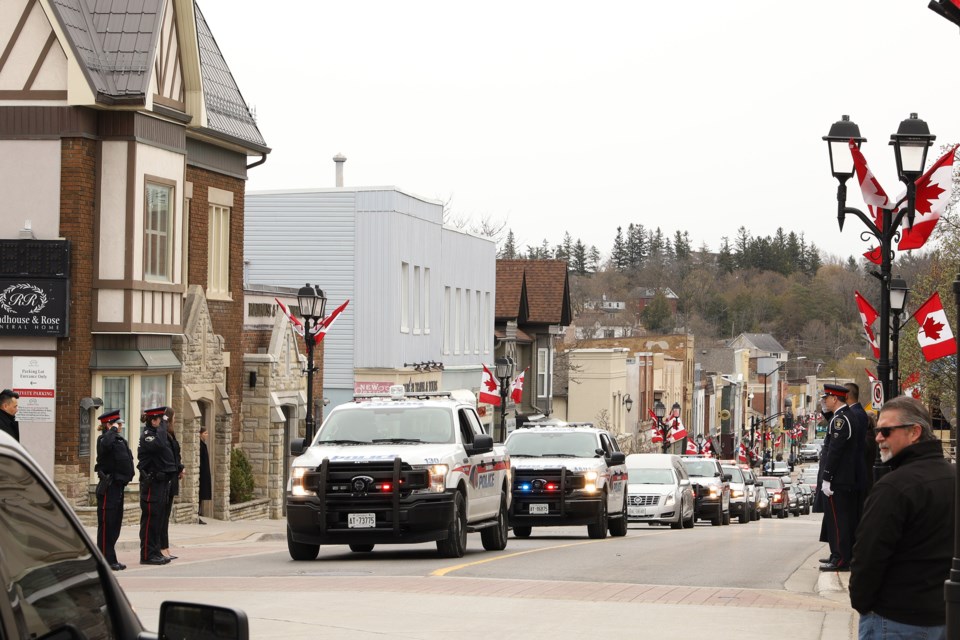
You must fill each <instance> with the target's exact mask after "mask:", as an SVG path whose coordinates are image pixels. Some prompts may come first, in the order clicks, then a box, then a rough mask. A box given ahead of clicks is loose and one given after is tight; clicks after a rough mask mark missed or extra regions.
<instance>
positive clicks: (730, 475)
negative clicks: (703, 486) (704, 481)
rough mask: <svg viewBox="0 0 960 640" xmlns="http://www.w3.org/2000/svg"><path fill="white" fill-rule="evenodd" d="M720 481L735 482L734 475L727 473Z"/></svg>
mask: <svg viewBox="0 0 960 640" xmlns="http://www.w3.org/2000/svg"><path fill="white" fill-rule="evenodd" d="M720 479H721V480H723V481H724V482H730V481H731V480H733V474H732V473H725V474H723V475H722V476H720Z"/></svg>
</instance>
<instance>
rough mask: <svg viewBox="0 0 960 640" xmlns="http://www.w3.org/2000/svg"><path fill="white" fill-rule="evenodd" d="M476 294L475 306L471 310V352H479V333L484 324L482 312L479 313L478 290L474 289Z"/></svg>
mask: <svg viewBox="0 0 960 640" xmlns="http://www.w3.org/2000/svg"><path fill="white" fill-rule="evenodd" d="M476 295H477V306H476V308H475V309H474V310H473V322H472V324H473V326H474V330H473V352H474V353H480V334H481V333H483V331H482V329H483V326H484V324H486V323H484V321H483V314H481V313H480V291H476Z"/></svg>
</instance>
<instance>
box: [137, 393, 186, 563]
mask: <svg viewBox="0 0 960 640" xmlns="http://www.w3.org/2000/svg"><path fill="white" fill-rule="evenodd" d="M166 410H167V408H166V407H156V408H154V409H147V410H146V411H144V412H143V416H141V421H142V422H143V423H144V425H143V431H142V432H141V434H140V446H139V447H138V449H137V460H138V462H137V468H138V469H139V470H140V564H167V563H168V562H170V560H168V559H167V558H165V557H163V554H162V553H160V542H161V540H160V538H161V533H162V527H163V516H164V513H165V510H166V504H167V488H168V486H169V484H170V479H171V478H172V477H173V474H174V473H176V471H177V464H176V462H175V460H174V457H173V449H172V448H171V447H170V443H169V441H168V439H167V430H166V427H165V426H164V425H163V415H164V413H165V412H166Z"/></svg>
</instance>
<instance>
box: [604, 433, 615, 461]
mask: <svg viewBox="0 0 960 640" xmlns="http://www.w3.org/2000/svg"><path fill="white" fill-rule="evenodd" d="M600 446H601V447H603V451H604V452H605V453H606V454H607V457H610V454H611V453H613V452H614V451H616V448H614V446H613V445H612V444H611V443H610V437H609V436H608V435H607V434H605V433H601V434H600Z"/></svg>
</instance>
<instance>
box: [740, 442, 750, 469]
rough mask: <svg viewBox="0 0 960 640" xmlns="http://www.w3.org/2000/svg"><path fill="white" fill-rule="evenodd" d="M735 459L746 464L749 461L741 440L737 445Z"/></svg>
mask: <svg viewBox="0 0 960 640" xmlns="http://www.w3.org/2000/svg"><path fill="white" fill-rule="evenodd" d="M737 460H739V461H740V462H741V463H743V464H747V462H749V458H747V448H746V447H745V446H743V443H742V442H741V443H740V446H739V447H737Z"/></svg>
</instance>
